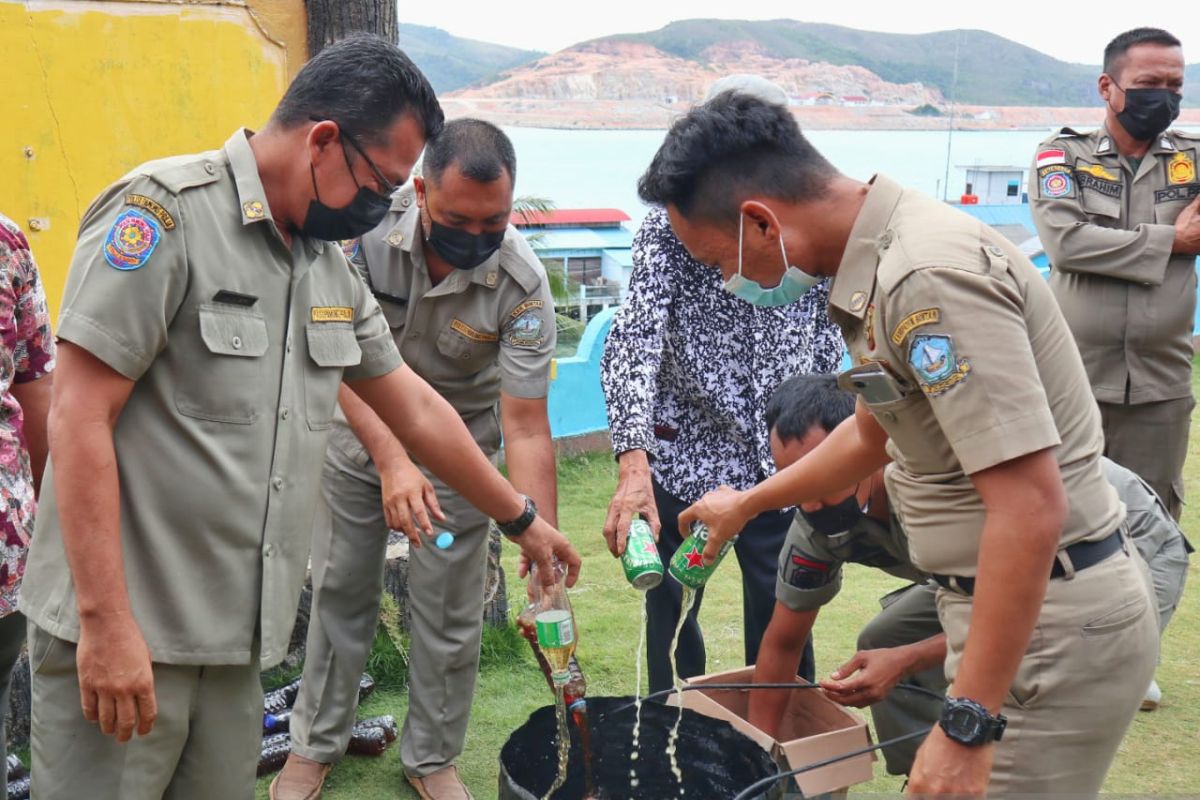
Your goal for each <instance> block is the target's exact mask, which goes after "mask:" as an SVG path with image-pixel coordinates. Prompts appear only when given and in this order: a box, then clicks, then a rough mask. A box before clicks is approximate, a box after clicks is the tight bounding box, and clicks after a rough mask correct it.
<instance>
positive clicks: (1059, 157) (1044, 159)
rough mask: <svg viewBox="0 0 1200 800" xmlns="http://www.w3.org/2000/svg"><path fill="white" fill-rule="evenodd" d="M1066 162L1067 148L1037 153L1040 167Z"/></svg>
mask: <svg viewBox="0 0 1200 800" xmlns="http://www.w3.org/2000/svg"><path fill="white" fill-rule="evenodd" d="M1026 152H1028V151H1026ZM1065 163H1067V151H1065V150H1042V151H1041V152H1039V153H1038V154H1037V167H1038V169H1041V168H1042V167H1049V166H1052V165H1054V164H1065Z"/></svg>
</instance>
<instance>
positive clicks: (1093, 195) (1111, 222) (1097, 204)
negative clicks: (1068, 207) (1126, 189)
mask: <svg viewBox="0 0 1200 800" xmlns="http://www.w3.org/2000/svg"><path fill="white" fill-rule="evenodd" d="M1079 191H1080V194H1081V196H1082V199H1081V201H1080V202H1081V204H1082V205H1083V210H1084V211H1085V212H1087V214H1088V216H1090V217H1092V218H1093V219H1092V222H1093V223H1095V224H1096V225H1099V226H1101V227H1103V228H1117V227H1121V198H1120V197H1109V196H1108V195H1106V194H1101V193H1100V192H1098V191H1096V190H1095V189H1083V188H1081V189H1080V190H1079Z"/></svg>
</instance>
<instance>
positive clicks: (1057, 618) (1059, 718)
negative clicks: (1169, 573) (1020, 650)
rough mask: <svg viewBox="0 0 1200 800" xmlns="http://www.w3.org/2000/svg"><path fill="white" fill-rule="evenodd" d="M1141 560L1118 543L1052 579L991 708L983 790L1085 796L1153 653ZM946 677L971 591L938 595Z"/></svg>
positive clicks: (1145, 680)
mask: <svg viewBox="0 0 1200 800" xmlns="http://www.w3.org/2000/svg"><path fill="white" fill-rule="evenodd" d="M1147 583H1148V581H1147V580H1146V578H1145V566H1144V565H1143V564H1142V562H1141V560H1140V559H1138V558H1137V557H1136V556H1134V555H1133V554H1132V551H1131V549H1130V548H1129V547H1128V545H1127V546H1126V549H1125V550H1122V551H1118V552H1117V553H1116V554H1114V555H1112V556H1110V557H1109V558H1107V559H1105V560H1104V561H1102V562H1101V563H1099V564H1095V565H1093V566H1091V567H1089V568H1087V569H1085V570H1083V571H1082V572H1078V573H1075V574H1074V576H1072V577H1069V578H1067V577H1064V578H1055V579H1052V580H1051V581H1050V582H1049V584H1048V586H1047V589H1046V599H1045V601H1044V602H1043V604H1042V613H1041V615H1040V616H1039V617H1038V622H1037V626H1036V627H1035V628H1034V631H1033V635H1032V637H1031V638H1030V642H1029V648H1028V649H1027V650H1026V651H1025V658H1024V659H1023V660H1022V661H1021V665H1020V667H1019V669H1018V670H1017V675H1016V678H1015V679H1014V680H1013V683H1012V687H1011V689H1010V690H1009V693H1008V697H1007V698H1006V699H1005V702H1004V707H1003V710H1002V712H1001V713H1003V714H1004V715H1005V716H1007V717H1008V729H1007V730H1006V731H1005V732H1004V738H1003V739H1001V740H1000V741H999V742H998V743H996V745H995V748H996V753H995V762H994V765H993V767H992V777H991V781H990V783H989V784H988V797H990V798H998V797H999V798H1003V797H1016V796H1020V795H1038V794H1043V795H1044V794H1058V795H1071V796H1074V797H1094V796H1095V795H1096V794H1097V793H1098V792H1099V791H1100V787H1101V786H1102V785H1103V783H1104V776H1105V774H1106V773H1107V772H1108V768H1109V766H1110V765H1111V764H1112V760H1113V757H1114V756H1115V755H1116V753H1117V748H1118V747H1119V746H1120V744H1121V740H1122V739H1123V738H1124V736H1125V731H1126V730H1127V729H1128V727H1129V723H1130V722H1131V721H1132V720H1133V717H1134V715H1135V714H1136V713H1137V709H1138V706H1139V705H1140V704H1141V701H1142V697H1143V696H1144V695H1145V693H1146V687H1147V686H1149V685H1150V679H1151V678H1152V677H1153V675H1154V666H1155V662H1156V660H1157V658H1158V615H1157V614H1156V613H1155V608H1154V603H1153V601H1152V600H1151V597H1150V593H1149V589H1148V587H1147ZM937 603H938V616H939V617H940V618H941V620H942V627H943V628H944V629H945V631H946V644H947V648H948V652H947V657H946V677H947V678H948V679H949V680H950V682H951V683H953V681H954V676H955V674H956V673H957V671H958V665H959V661H960V659H961V658H962V651H963V646H964V644H965V643H966V639H967V628H968V626H969V624H970V621H971V598H970V597H967V596H964V595H960V594H955V593H952V592H949V591H946V590H941V591H939V592H938V596H937Z"/></svg>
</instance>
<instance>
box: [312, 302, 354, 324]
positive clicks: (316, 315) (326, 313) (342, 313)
mask: <svg viewBox="0 0 1200 800" xmlns="http://www.w3.org/2000/svg"><path fill="white" fill-rule="evenodd" d="M312 321H313V322H353V321H354V309H353V308H351V307H350V306H313V307H312Z"/></svg>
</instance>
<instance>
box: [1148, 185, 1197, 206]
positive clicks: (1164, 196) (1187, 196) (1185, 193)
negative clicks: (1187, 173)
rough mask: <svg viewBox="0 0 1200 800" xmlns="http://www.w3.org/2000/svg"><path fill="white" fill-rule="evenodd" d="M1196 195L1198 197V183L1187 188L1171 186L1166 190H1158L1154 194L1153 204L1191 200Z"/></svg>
mask: <svg viewBox="0 0 1200 800" xmlns="http://www.w3.org/2000/svg"><path fill="white" fill-rule="evenodd" d="M1196 195H1200V183H1192V184H1188V185H1187V186H1172V187H1170V188H1168V189H1159V190H1158V191H1157V192H1155V193H1154V202H1155V203H1169V202H1171V201H1172V200H1191V199H1192V198H1193V197H1195V196H1196Z"/></svg>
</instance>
